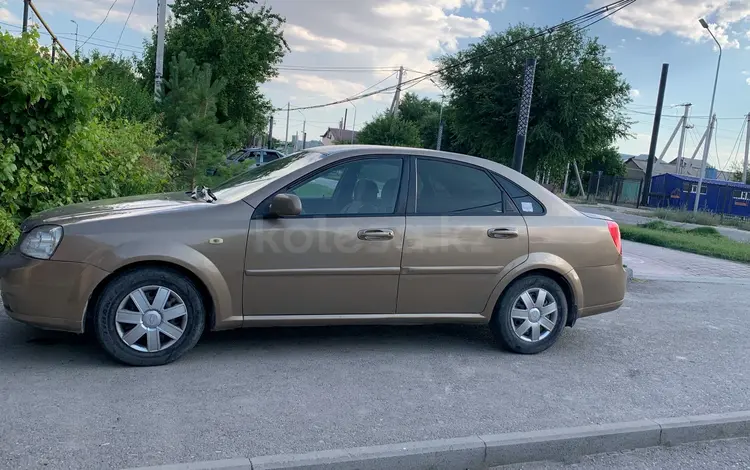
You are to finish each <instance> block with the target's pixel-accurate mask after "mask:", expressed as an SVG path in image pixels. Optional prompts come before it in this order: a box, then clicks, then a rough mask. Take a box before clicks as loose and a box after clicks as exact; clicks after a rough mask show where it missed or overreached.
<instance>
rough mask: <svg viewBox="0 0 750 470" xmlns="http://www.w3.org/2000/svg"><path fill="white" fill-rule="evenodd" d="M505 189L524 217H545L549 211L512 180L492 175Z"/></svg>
mask: <svg viewBox="0 0 750 470" xmlns="http://www.w3.org/2000/svg"><path fill="white" fill-rule="evenodd" d="M492 175H493V176H494V177H495V179H497V181H498V183H500V185H501V186H502V187H503V189H504V190H505V192H506V193H508V196H509V197H510V199H511V200H512V201H513V203H514V204H515V205H516V207H517V208H518V211H519V212H520V213H521V214H522V215H544V214H545V213H546V212H547V211H546V209H545V208H544V206H543V205H542V204H541V203H540V202H539V201H538V200H537V199H536V198H535V197H534V196H532V195H531V193H529V192H528V191H526V190H525V189H523V188H522V187H520V186H519V185H517V184H516V183H514V182H512V181H511V180H509V179H507V178H504V177H502V176H500V175H498V174H497V173H493V174H492Z"/></svg>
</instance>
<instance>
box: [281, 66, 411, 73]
mask: <svg viewBox="0 0 750 470" xmlns="http://www.w3.org/2000/svg"><path fill="white" fill-rule="evenodd" d="M277 68H278V69H280V70H294V71H306V72H308V71H309V72H390V71H395V70H398V67H389V66H376V67H364V66H363V67H358V66H344V67H338V66H333V65H331V66H323V65H320V66H306V65H279V66H278V67H277Z"/></svg>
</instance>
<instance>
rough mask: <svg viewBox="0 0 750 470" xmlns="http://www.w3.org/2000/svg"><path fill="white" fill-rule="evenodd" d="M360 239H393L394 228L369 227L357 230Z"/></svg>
mask: <svg viewBox="0 0 750 470" xmlns="http://www.w3.org/2000/svg"><path fill="white" fill-rule="evenodd" d="M357 238H359V239H360V240H392V239H393V230H391V229H389V228H369V229H364V230H360V231H359V232H357Z"/></svg>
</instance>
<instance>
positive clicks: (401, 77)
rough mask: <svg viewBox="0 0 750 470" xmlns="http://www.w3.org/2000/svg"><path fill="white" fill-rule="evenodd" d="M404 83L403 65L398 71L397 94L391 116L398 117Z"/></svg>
mask: <svg viewBox="0 0 750 470" xmlns="http://www.w3.org/2000/svg"><path fill="white" fill-rule="evenodd" d="M403 82H404V66H403V65H402V66H401V67H399V69H398V85H396V93H395V94H394V95H393V102H392V103H391V116H396V115H398V103H399V101H400V100H401V84H402V83H403Z"/></svg>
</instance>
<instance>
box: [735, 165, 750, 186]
mask: <svg viewBox="0 0 750 470" xmlns="http://www.w3.org/2000/svg"><path fill="white" fill-rule="evenodd" d="M732 181H737V182H739V183H743V182H744V183H745V184H750V172H748V174H747V180H746V181H742V165H739V164H737V163H735V164H734V165H732Z"/></svg>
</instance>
